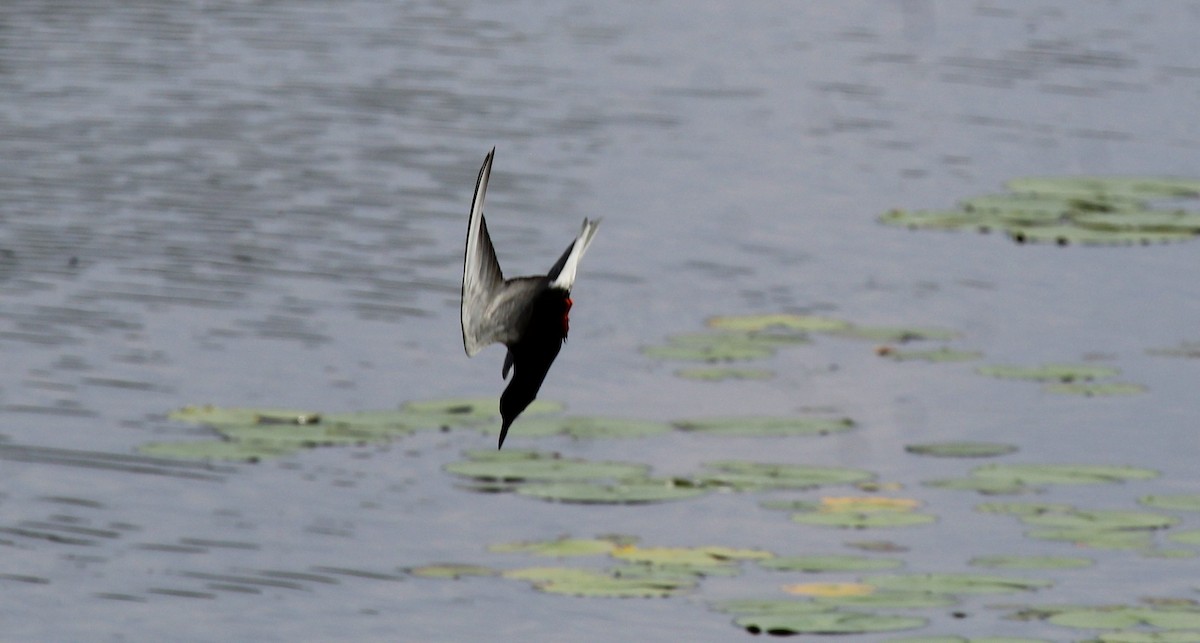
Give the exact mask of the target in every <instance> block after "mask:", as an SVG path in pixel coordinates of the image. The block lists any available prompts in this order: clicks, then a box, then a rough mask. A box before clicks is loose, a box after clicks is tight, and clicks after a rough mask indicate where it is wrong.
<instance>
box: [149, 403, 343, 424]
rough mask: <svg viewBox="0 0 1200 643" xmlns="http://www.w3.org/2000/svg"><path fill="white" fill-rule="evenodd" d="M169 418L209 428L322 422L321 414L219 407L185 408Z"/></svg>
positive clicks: (294, 410) (303, 411)
mask: <svg viewBox="0 0 1200 643" xmlns="http://www.w3.org/2000/svg"><path fill="white" fill-rule="evenodd" d="M167 417H168V418H170V419H172V420H177V421H180V422H191V423H193V424H204V425H207V426H220V425H227V424H229V425H247V424H267V425H273V424H294V425H302V424H313V423H315V422H318V421H320V419H321V414H320V413H316V412H313V411H309V410H299V409H250V408H221V407H217V406H211V405H204V406H185V407H183V408H181V409H178V410H175V411H171V412H170V413H168V414H167Z"/></svg>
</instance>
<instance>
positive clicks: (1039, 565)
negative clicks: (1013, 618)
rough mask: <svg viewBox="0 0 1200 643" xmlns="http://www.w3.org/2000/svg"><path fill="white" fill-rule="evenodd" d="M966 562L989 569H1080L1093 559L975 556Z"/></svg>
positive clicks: (1092, 562)
mask: <svg viewBox="0 0 1200 643" xmlns="http://www.w3.org/2000/svg"><path fill="white" fill-rule="evenodd" d="M968 564H969V565H971V566H973V567H987V568H989V569H1081V568H1084V567H1091V566H1092V565H1093V564H1095V561H1094V560H1092V559H1091V558H1077V557H1069V556H977V557H975V558H972V559H971V560H970V562H969V563H968Z"/></svg>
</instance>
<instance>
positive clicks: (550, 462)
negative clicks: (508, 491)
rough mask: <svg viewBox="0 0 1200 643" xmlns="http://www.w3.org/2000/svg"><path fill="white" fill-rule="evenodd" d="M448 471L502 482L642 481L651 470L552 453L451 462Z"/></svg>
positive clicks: (621, 463) (645, 467) (637, 466)
mask: <svg viewBox="0 0 1200 643" xmlns="http://www.w3.org/2000/svg"><path fill="white" fill-rule="evenodd" d="M444 468H445V469H446V471H448V472H450V473H453V474H455V475H460V476H465V477H468V478H476V479H479V480H487V481H502V482H525V481H534V480H536V481H561V480H591V479H607V478H616V479H620V478H639V477H642V476H644V475H645V474H646V473H647V472H648V471H649V467H647V466H646V465H644V464H634V463H631V462H597V461H591V460H578V459H570V458H560V457H558V455H557V454H552V453H545V454H538V456H537V457H523V458H513V459H490V458H489V459H486V460H465V461H460V462H451V463H449V464H447V465H446V466H445V467H444Z"/></svg>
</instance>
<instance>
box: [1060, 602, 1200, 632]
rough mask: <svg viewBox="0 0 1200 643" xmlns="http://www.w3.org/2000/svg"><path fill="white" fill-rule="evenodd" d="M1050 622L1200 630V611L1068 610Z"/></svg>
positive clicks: (1112, 626) (1086, 625) (1088, 625)
mask: <svg viewBox="0 0 1200 643" xmlns="http://www.w3.org/2000/svg"><path fill="white" fill-rule="evenodd" d="M1046 621H1047V622H1049V623H1053V624H1055V625H1059V626H1062V627H1074V628H1080V629H1122V628H1127V627H1141V626H1148V627H1158V628H1162V629H1166V630H1197V629H1200V610H1197V609H1195V608H1153V607H1099V608H1093V609H1076V610H1067V611H1063V612H1059V613H1057V614H1054V615H1052V616H1050V617H1049V618H1047V619H1046Z"/></svg>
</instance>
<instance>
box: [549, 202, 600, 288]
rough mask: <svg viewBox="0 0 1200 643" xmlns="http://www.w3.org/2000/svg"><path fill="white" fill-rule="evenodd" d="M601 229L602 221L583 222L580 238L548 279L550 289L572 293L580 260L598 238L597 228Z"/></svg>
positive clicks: (559, 261) (560, 258)
mask: <svg viewBox="0 0 1200 643" xmlns="http://www.w3.org/2000/svg"><path fill="white" fill-rule="evenodd" d="M598 227H600V219H596V220H595V221H589V220H587V219H584V220H583V228H582V229H580V230H579V236H577V237H575V241H572V242H571V245H570V246H569V247H568V248H567V250H566V252H564V253H563V255H562V256H561V257H559V258H558V261H557V262H556V263H555V264H554V267H553V268H551V269H550V272H549V273H548V274H547V275H546V277H547V278H548V279H549V280H550V287H551V288H557V289H559V290H565V291H567V292H570V291H571V287H572V286H574V285H575V271H576V270H577V269H578V268H579V260H580V259H582V258H583V253H585V252H587V249H588V246H590V245H592V237H594V236H596V228H598Z"/></svg>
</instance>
